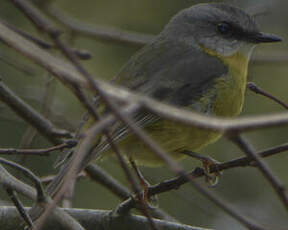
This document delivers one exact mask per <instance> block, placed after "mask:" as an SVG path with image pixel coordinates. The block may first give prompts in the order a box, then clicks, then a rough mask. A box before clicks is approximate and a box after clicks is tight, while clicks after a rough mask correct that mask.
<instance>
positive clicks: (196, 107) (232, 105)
mask: <svg viewBox="0 0 288 230" xmlns="http://www.w3.org/2000/svg"><path fill="white" fill-rule="evenodd" d="M279 41H281V39H280V38H279V37H277V36H275V35H271V34H264V33H262V32H260V31H259V28H258V26H257V25H256V23H255V21H254V19H253V17H252V16H250V15H249V14H247V13H246V12H245V11H243V10H242V9H240V8H237V7H234V6H231V5H228V4H223V3H211V4H198V5H194V6H192V7H190V8H188V9H184V10H182V11H181V12H179V13H178V14H176V16H174V17H173V18H172V19H171V21H170V22H169V23H168V24H167V25H166V26H165V28H164V29H163V31H162V32H161V33H160V34H159V35H158V36H157V37H156V39H155V40H154V41H153V42H151V43H150V44H148V45H146V46H145V47H144V48H143V49H141V50H140V51H139V52H138V53H136V54H135V55H134V56H133V57H132V58H131V59H130V60H129V61H128V63H127V64H126V65H125V66H124V67H123V69H122V70H121V71H120V73H119V74H118V75H117V77H116V78H115V79H114V82H115V83H117V84H119V85H121V86H125V87H127V88H129V89H130V90H133V91H135V92H137V93H140V94H143V95H146V96H149V97H151V98H154V99H156V100H159V101H162V102H165V103H168V104H171V105H174V106H177V107H181V108H185V109H188V110H192V111H196V112H199V113H201V114H205V115H214V116H219V117H234V116H237V115H238V114H239V113H240V112H241V110H242V107H243V101H244V94H245V89H246V81H247V69H248V62H249V58H250V56H251V53H252V50H253V48H254V47H255V46H256V45H257V44H260V43H269V42H279ZM133 118H134V120H135V122H136V123H137V124H138V125H139V126H141V127H143V128H144V130H145V131H146V132H147V133H148V134H149V135H150V137H151V138H152V139H154V140H155V141H156V142H157V143H159V145H160V146H161V147H162V148H163V149H164V150H166V152H167V153H168V154H169V155H170V156H171V157H172V158H174V159H176V160H180V159H183V158H184V157H185V156H186V154H184V153H185V151H191V152H197V151H199V150H200V149H201V148H203V147H205V146H206V145H208V144H210V143H213V142H215V141H216V140H217V139H219V137H221V133H219V132H216V131H213V130H205V129H200V128H196V127H191V126H187V125H183V124H180V123H178V122H175V121H170V120H166V119H163V118H161V117H159V116H157V115H155V114H152V113H150V112H149V111H146V110H140V111H138V112H136V113H135V114H134V115H133ZM110 131H111V136H112V138H113V139H114V140H115V142H117V144H118V146H119V149H120V150H121V152H123V153H124V154H126V155H127V157H128V158H130V157H131V158H132V159H133V160H134V161H135V162H136V164H137V165H144V166H157V165H161V164H163V163H164V162H163V161H162V160H161V159H160V158H159V157H158V156H157V155H156V154H154V153H153V152H151V150H150V149H149V148H148V147H147V146H146V145H145V144H144V143H142V142H141V141H140V140H139V139H138V138H137V137H136V136H135V135H133V134H132V133H130V132H129V129H128V128H127V127H126V126H125V125H123V124H119V123H117V124H115V125H113V126H112V127H111V129H110ZM95 151H96V153H97V154H101V155H102V154H103V155H107V153H109V152H112V151H111V150H110V148H109V144H108V143H107V142H106V141H102V142H101V143H100V144H99V145H98V146H97V147H96V148H95Z"/></svg>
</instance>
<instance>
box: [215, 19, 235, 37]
mask: <svg viewBox="0 0 288 230" xmlns="http://www.w3.org/2000/svg"><path fill="white" fill-rule="evenodd" d="M217 30H218V31H219V33H221V34H223V35H229V34H231V33H232V26H231V25H230V24H229V23H227V22H221V23H219V24H218V25H217Z"/></svg>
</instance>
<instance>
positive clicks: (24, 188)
mask: <svg viewBox="0 0 288 230" xmlns="http://www.w3.org/2000/svg"><path fill="white" fill-rule="evenodd" d="M0 184H2V185H3V186H4V187H6V188H10V189H12V190H14V191H16V192H17V193H20V194H22V195H24V196H26V197H28V198H29V199H32V200H34V201H36V199H37V195H36V191H35V189H34V188H32V187H31V186H29V185H27V184H25V183H23V182H21V181H20V180H18V179H17V178H15V177H14V176H12V175H11V174H9V173H8V172H7V171H6V169H5V168H3V167H2V166H1V165H0ZM48 202H51V199H48ZM42 205H43V204H42ZM36 214H37V215H39V210H38V213H36ZM0 216H1V215H0ZM31 216H32V217H33V215H31ZM52 216H53V218H55V220H57V223H59V226H60V227H62V228H63V229H69V230H79V229H82V230H83V228H81V226H80V225H79V224H78V223H77V222H76V221H75V220H74V219H73V218H72V217H71V216H70V215H68V214H67V213H65V212H64V211H63V210H61V209H58V208H56V209H55V210H54V211H53V213H52ZM1 221H4V222H5V218H0V222H1ZM10 224H11V223H10V222H9V221H8V222H7V223H6V225H5V224H3V225H4V226H5V227H7V229H9V226H10ZM14 224H17V222H15V223H14ZM17 227H21V226H20V225H19V226H18V225H17ZM1 229H2V227H1ZM10 229H14V228H10ZM10 229H9V230H10ZM15 229H16V228H15ZM22 229H23V228H22Z"/></svg>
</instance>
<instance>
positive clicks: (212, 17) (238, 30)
mask: <svg viewBox="0 0 288 230" xmlns="http://www.w3.org/2000/svg"><path fill="white" fill-rule="evenodd" d="M161 34H162V35H164V36H165V37H167V38H173V39H174V40H175V38H176V39H180V40H183V41H185V42H188V43H193V42H194V43H195V42H196V44H198V45H200V46H202V47H204V48H206V49H209V50H212V51H214V52H216V53H217V54H219V55H222V56H230V55H233V54H234V53H236V52H237V51H239V50H240V51H241V50H243V51H248V52H249V51H250V50H251V48H252V47H254V46H255V45H256V44H258V43H262V42H278V41H281V39H280V38H278V37H276V36H274V35H269V34H264V33H261V32H260V31H259V28H258V26H257V25H256V23H255V21H254V19H253V17H251V16H250V15H249V14H247V13H246V12H245V11H243V10H242V9H240V8H237V7H233V6H230V5H227V4H223V3H211V4H198V5H195V6H192V7H191V8H188V9H185V10H183V11H181V12H179V13H178V14H177V15H176V16H175V17H174V18H173V19H172V20H171V21H170V22H169V23H168V25H167V26H166V27H165V29H164V30H163V32H162V33H161ZM160 36H161V35H160ZM194 45H195V44H194Z"/></svg>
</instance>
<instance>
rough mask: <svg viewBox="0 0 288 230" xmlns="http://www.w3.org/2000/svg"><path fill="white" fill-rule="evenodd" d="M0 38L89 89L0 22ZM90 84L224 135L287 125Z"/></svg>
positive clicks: (276, 118) (277, 118)
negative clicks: (219, 113)
mask: <svg viewBox="0 0 288 230" xmlns="http://www.w3.org/2000/svg"><path fill="white" fill-rule="evenodd" d="M0 38H1V39H2V40H3V41H5V42H6V43H7V44H9V45H10V46H12V47H13V48H15V49H16V50H18V51H19V52H21V53H23V54H24V55H25V56H27V57H29V58H30V59H31V60H33V61H34V62H35V63H37V64H38V65H40V66H42V67H43V68H45V69H46V70H47V71H49V72H50V73H52V74H53V75H54V76H55V77H57V78H58V79H59V80H60V81H62V82H63V84H64V85H65V86H67V87H69V88H70V89H71V85H78V86H83V87H86V88H89V87H90V86H89V84H88V83H87V82H86V81H85V80H83V79H82V77H81V76H80V74H79V73H78V71H77V70H76V69H75V67H73V66H72V65H71V64H69V63H67V62H65V61H64V60H62V59H60V58H58V57H55V56H52V55H51V54H49V53H47V52H46V51H44V50H42V49H40V48H39V47H37V46H36V45H34V44H33V43H31V42H29V41H27V40H25V39H24V38H23V37H21V36H19V35H17V34H16V33H15V32H13V31H11V30H10V29H9V28H7V27H6V26H5V25H3V23H1V21H0ZM94 81H95V82H97V83H98V84H99V86H100V87H101V88H102V90H103V91H105V92H106V94H107V95H109V96H110V97H112V98H114V99H116V100H118V101H124V102H126V103H130V104H132V105H133V106H134V108H136V107H137V106H138V107H139V106H143V107H145V108H146V109H148V110H150V111H151V112H153V113H155V114H157V115H159V116H161V117H163V118H167V119H170V120H174V121H179V122H182V123H185V124H187V125H193V126H196V127H200V128H206V129H214V130H219V131H223V132H225V131H227V130H239V131H246V130H255V129H259V128H265V127H272V126H281V125H287V124H288V113H279V114H274V115H261V116H251V117H248V118H232V119H225V118H216V117H207V116H205V115H200V114H198V113H195V112H192V111H187V110H184V109H180V108H176V107H174V106H170V105H167V104H164V103H161V102H158V101H155V100H153V99H150V98H148V97H146V96H143V95H139V94H137V93H132V92H131V91H130V90H128V89H123V88H122V87H115V86H112V85H111V84H109V83H106V82H102V81H100V80H96V79H95V78H94Z"/></svg>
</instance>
